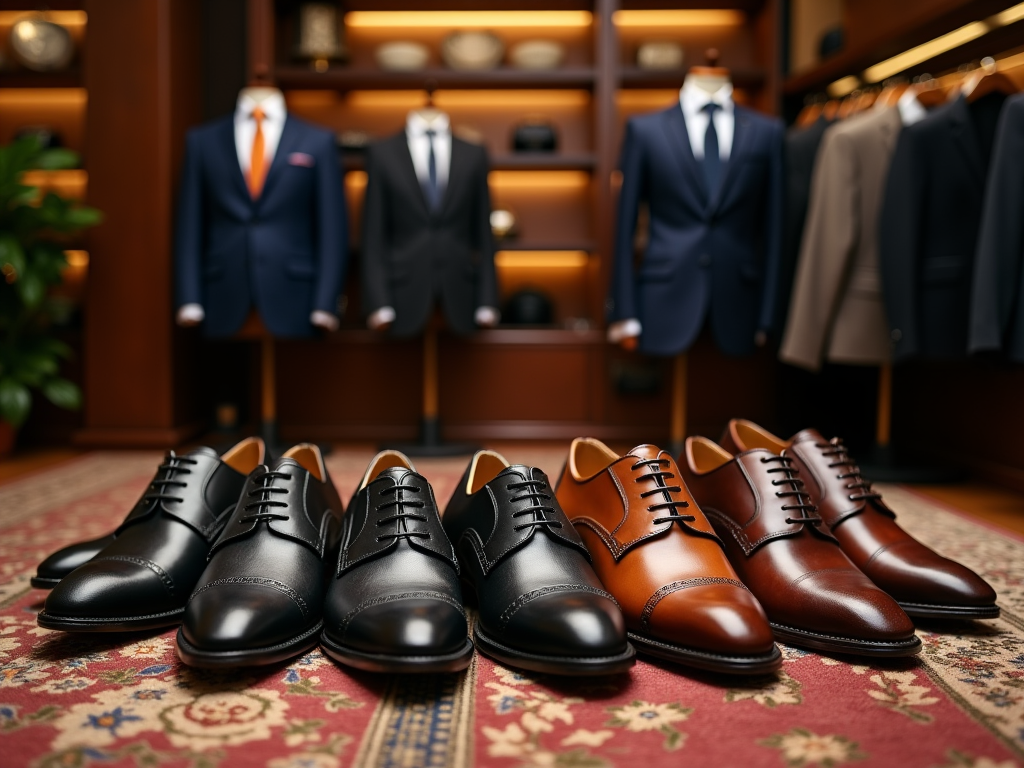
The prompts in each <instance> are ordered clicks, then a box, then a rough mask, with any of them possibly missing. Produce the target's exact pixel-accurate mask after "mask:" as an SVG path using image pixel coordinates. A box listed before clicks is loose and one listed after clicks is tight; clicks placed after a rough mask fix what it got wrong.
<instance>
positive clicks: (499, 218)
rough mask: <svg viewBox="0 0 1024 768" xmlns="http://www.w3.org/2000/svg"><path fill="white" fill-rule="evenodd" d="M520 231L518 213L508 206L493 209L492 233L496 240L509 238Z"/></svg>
mask: <svg viewBox="0 0 1024 768" xmlns="http://www.w3.org/2000/svg"><path fill="white" fill-rule="evenodd" d="M518 233H519V226H518V222H517V221H516V215H515V214H514V213H512V211H510V210H508V209H507V208H498V209H496V210H493V211H491V234H493V235H494V237H495V239H496V240H508V239H509V238H512V237H515V236H516V235H517V234H518Z"/></svg>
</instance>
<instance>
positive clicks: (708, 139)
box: [701, 101, 722, 196]
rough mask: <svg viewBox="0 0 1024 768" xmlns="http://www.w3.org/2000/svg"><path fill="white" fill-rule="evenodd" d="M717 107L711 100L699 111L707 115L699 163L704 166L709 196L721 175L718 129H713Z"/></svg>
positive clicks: (716, 186)
mask: <svg viewBox="0 0 1024 768" xmlns="http://www.w3.org/2000/svg"><path fill="white" fill-rule="evenodd" d="M719 109H721V107H720V106H719V105H718V104H715V103H714V102H713V101H712V102H708V103H707V104H705V105H704V107H703V108H702V109H701V112H706V113H707V115H708V129H707V131H706V132H705V133H704V160H703V162H702V163H701V165H702V167H703V168H704V181H705V182H706V183H707V186H708V195H709V196H711V195H714V194H715V190H716V189H718V182H719V179H720V178H721V176H722V157H721V155H720V154H719V151H718V131H717V130H715V111H716V110H719Z"/></svg>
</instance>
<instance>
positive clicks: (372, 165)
mask: <svg viewBox="0 0 1024 768" xmlns="http://www.w3.org/2000/svg"><path fill="white" fill-rule="evenodd" d="M379 152H380V146H379V145H375V146H372V147H370V149H369V150H368V151H367V153H366V177H367V178H366V199H365V201H364V203H363V233H362V239H363V242H362V262H361V263H362V272H363V313H364V314H366V315H370V314H373V313H374V312H376V311H377V310H378V309H380V308H381V307H393V306H394V303H393V301H392V299H391V290H390V288H389V281H388V273H387V243H388V238H387V227H388V216H387V195H386V190H385V185H384V180H383V170H382V168H381V166H380V158H379V156H378V155H379Z"/></svg>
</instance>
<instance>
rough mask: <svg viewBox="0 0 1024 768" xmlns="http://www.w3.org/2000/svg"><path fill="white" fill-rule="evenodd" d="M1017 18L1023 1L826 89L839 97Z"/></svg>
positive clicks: (1022, 12) (1023, 14)
mask: <svg viewBox="0 0 1024 768" xmlns="http://www.w3.org/2000/svg"><path fill="white" fill-rule="evenodd" d="M1021 19H1024V3H1018V4H1017V5H1014V6H1011V7H1010V8H1007V9H1006V10H1003V11H1000V12H999V13H997V14H994V15H993V16H989V17H988V18H987V19H982V20H980V21H972V22H971V23H970V24H965V25H964V26H962V27H960V28H959V29H954V30H953V31H952V32H947V33H946V34H944V35H940V36H939V37H936V38H935V39H933V40H929V41H928V42H927V43H922V44H921V45H917V46H914V47H913V48H910V49H908V50H906V51H904V52H903V53H900V54H897V55H896V56H893V57H891V58H888V59H886V60H885V61H880V62H878V63H877V64H875V65H873V66H870V67H868V68H867V69H865V70H864V72H863V73H861V75H860V77H858V76H856V75H849V76H847V77H844V78H841V79H839V80H836V81H835V82H833V83H832V84H830V85H829V86H828V89H827V90H828V93H829V95H830V96H832V97H833V98H841V97H843V96H846V95H847V94H850V93H852V92H853V91H855V90H856V89H857V88H859V87H860V85H861V84H862V83H869V84H870V83H880V82H882V81H883V80H885V79H887V78H889V77H892V76H893V75H898V74H899V73H900V72H905V71H906V70H908V69H910V68H911V67H914V66H916V65H918V64H922V63H924V62H926V61H929V60H930V59H934V58H935V57H936V56H939V55H941V54H943V53H946V52H948V51H951V50H953V49H954V48H958V47H959V46H961V45H964V44H965V43H969V42H971V41H972V40H977V39H978V38H979V37H983V36H984V35H987V34H988V33H989V32H992V31H993V30H996V29H999V28H1000V27H1005V26H1007V25H1009V24H1013V23H1015V22H1018V21H1020V20H1021Z"/></svg>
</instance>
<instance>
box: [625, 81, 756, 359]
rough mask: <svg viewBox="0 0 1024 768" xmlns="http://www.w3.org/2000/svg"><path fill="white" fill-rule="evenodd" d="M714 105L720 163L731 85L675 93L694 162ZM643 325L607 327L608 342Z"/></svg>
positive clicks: (729, 127) (731, 114)
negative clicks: (705, 108) (713, 89)
mask: <svg viewBox="0 0 1024 768" xmlns="http://www.w3.org/2000/svg"><path fill="white" fill-rule="evenodd" d="M711 102H714V103H715V104H717V105H718V106H719V107H721V109H716V110H715V112H714V115H713V116H712V119H713V120H714V121H715V132H716V133H717V134H718V156H719V157H720V158H721V159H722V161H723V162H725V161H727V160H728V159H729V155H730V154H732V138H733V135H734V134H735V133H736V112H735V110H734V109H733V107H734V103H733V100H732V83H725V84H724V85H723V86H722V87H721V88H719V89H718V90H717V91H715V92H714V93H708V92H707V91H705V90H704V89H703V88H700V87H698V86H697V85H696V84H695V83H694V82H693V80H691V79H690V78H687V79H686V80H685V81H684V82H683V87H682V88H680V89H679V108H680V109H681V110H682V111H683V120H685V121H686V133H687V136H688V137H689V139H690V149H691V150H693V156H694V158H695V159H696V160H697V162H698V163H699V162H701V161H702V160H703V159H704V135H705V134H706V133H707V131H708V113H707V112H705V111H704V107H705V106H706V105H707V104H709V103H711ZM642 332H643V325H642V324H641V322H640V321H639V320H638V319H637V318H635V317H630V318H627V319H625V320H619V321H617V322H614V323H612V324H611V325H609V326H608V341H610V342H611V343H612V344H618V343H619V342H620V341H622V340H624V339H629V338H633V337H635V336H639V335H640V334H641V333H642Z"/></svg>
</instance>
